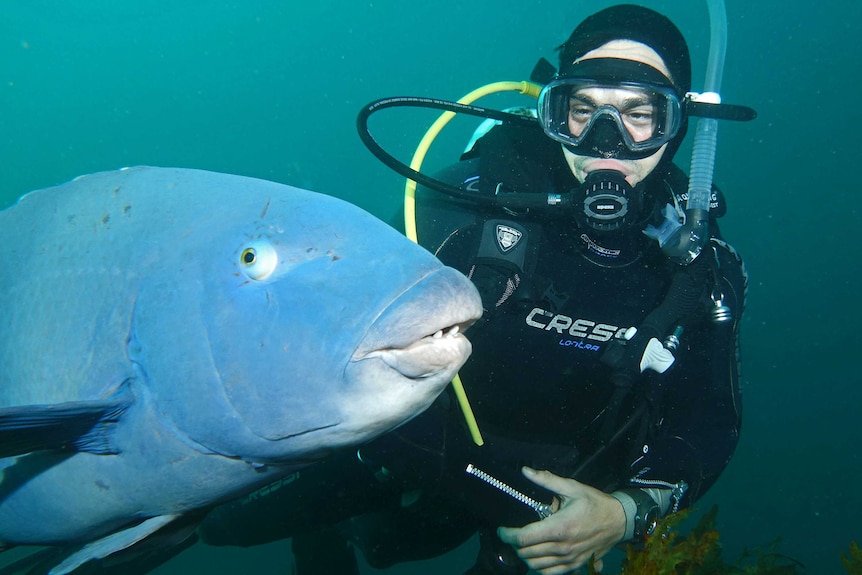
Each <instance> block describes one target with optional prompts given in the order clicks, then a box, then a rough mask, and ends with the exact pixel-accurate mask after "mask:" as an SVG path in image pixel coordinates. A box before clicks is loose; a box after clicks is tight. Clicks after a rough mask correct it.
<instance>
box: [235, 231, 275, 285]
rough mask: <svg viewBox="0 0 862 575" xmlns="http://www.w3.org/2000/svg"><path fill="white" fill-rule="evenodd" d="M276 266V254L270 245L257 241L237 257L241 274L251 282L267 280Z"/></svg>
mask: <svg viewBox="0 0 862 575" xmlns="http://www.w3.org/2000/svg"><path fill="white" fill-rule="evenodd" d="M276 265H278V253H277V252H276V251H275V248H274V247H272V244H271V243H269V242H267V241H264V240H258V241H256V242H252V243H251V244H249V245H248V246H246V248H245V249H244V250H242V253H241V254H240V256H239V267H240V268H241V269H242V271H243V273H244V274H245V275H246V276H248V277H249V279H253V280H262V279H266V278H268V277H269V276H270V275H271V274H272V272H274V271H275V266H276Z"/></svg>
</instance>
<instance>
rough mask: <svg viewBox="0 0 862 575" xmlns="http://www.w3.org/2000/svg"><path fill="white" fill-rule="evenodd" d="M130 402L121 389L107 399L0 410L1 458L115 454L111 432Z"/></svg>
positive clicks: (130, 398) (127, 394)
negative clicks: (64, 452)
mask: <svg viewBox="0 0 862 575" xmlns="http://www.w3.org/2000/svg"><path fill="white" fill-rule="evenodd" d="M132 401H133V397H132V394H131V393H130V392H129V391H128V390H125V389H123V390H122V391H120V392H118V393H116V394H114V395H113V396H111V397H108V398H106V399H98V400H94V401H71V402H67V403H58V404H54V405H16V406H14V407H5V408H0V458H2V457H14V456H16V455H23V454H25V453H30V452H31V451H40V450H43V449H59V448H64V447H65V448H72V449H75V450H77V451H86V452H88V453H95V454H98V455H112V454H116V453H118V452H119V451H118V449H117V448H116V446H115V445H114V441H113V431H114V427H115V426H116V423H117V421H119V419H120V417H121V416H122V415H123V413H125V411H126V409H128V407H129V405H131V403H132Z"/></svg>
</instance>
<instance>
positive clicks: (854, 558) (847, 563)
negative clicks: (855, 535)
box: [841, 541, 862, 575]
mask: <svg viewBox="0 0 862 575" xmlns="http://www.w3.org/2000/svg"><path fill="white" fill-rule="evenodd" d="M841 563H842V564H843V565H844V570H845V571H847V573H849V575H862V549H859V546H858V545H857V544H856V542H855V541H853V542H851V543H850V555H849V556H847V557H845V556H844V554H843V553H842V554H841Z"/></svg>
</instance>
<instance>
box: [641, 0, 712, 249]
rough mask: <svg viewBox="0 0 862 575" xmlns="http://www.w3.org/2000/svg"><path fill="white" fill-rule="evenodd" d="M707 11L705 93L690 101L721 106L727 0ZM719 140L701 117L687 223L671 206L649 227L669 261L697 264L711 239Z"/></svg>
mask: <svg viewBox="0 0 862 575" xmlns="http://www.w3.org/2000/svg"><path fill="white" fill-rule="evenodd" d="M707 8H708V10H709V23H710V34H709V35H710V44H709V57H708V60H707V65H706V78H705V80H704V92H703V93H701V94H692V95H691V101H692V102H695V103H704V104H720V103H721V96H720V95H719V90H720V88H721V76H722V73H723V71H724V54H725V48H726V46H727V13H726V12H725V8H724V0H707ZM717 141H718V120H717V119H716V118H711V117H701V118H698V120H697V128H696V129H695V135H694V144H693V149H692V154H691V168H690V170H689V184H688V199H687V201H686V206H685V217H684V220H683V222H682V223H680V222H679V214H678V213H676V211H675V210H673V209H671V208H670V207H668V208H666V209H665V217H666V220H665V222H664V224H663V225H662V226H660V227H659V228H658V229H657V228H654V227H650V228H648V229H647V230H646V231H645V233H646V234H647V235H648V236H650V237H653V238H654V239H656V240H658V242H659V245H660V246H661V248H662V251H664V253H665V254H666V255H667V256H668V257H669V258H671V259H672V260H674V261H676V262H678V263H680V264H683V265H686V264H689V263H691V262H692V261H694V259H695V258H697V256H698V255H700V252H701V251H702V250H703V247H704V246H705V245H706V242H707V241H708V240H709V204H710V201H711V196H712V176H713V170H714V167H715V149H716V144H717Z"/></svg>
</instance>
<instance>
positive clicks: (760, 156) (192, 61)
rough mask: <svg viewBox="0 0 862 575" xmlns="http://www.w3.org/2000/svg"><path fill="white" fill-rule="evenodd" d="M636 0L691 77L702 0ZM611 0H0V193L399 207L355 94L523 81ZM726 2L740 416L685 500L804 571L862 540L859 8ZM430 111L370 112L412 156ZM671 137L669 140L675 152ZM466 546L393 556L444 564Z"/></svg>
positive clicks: (456, 138) (247, 559)
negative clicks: (668, 21)
mask: <svg viewBox="0 0 862 575" xmlns="http://www.w3.org/2000/svg"><path fill="white" fill-rule="evenodd" d="M643 3H644V4H645V5H647V6H650V7H652V8H655V9H658V10H659V11H662V12H664V13H666V14H667V15H669V16H670V17H671V18H672V19H673V20H674V21H676V22H677V23H678V25H679V26H680V28H681V29H682V31H683V33H684V34H685V35H686V37H687V39H688V41H689V44H690V46H691V50H692V54H693V59H694V82H695V88H696V89H697V88H698V87H699V86H700V84H701V83H702V81H703V70H704V67H705V59H706V50H707V47H708V43H709V36H708V21H707V12H706V7H705V3H703V2H698V1H686V2H682V1H676V2H673V1H670V0H665V1H654V2H643ZM610 4H611V2H606V1H600V2H573V1H571V0H569V1H563V0H536V1H533V2H515V1H511V0H510V1H508V2H505V1H504V2H491V1H488V0H477V1H473V2H468V3H465V2H452V1H441V2H436V3H430V2H423V3H420V2H404V1H396V0H374V1H370V2H369V1H362V2H360V1H356V2H348V1H340V2H326V1H321V2H308V3H300V2H283V1H282V2H275V1H272V2H266V1H263V0H245V1H242V2H240V1H236V2H221V1H213V2H204V1H192V0H186V1H172V2H167V1H164V0H157V1H149V2H147V1H130V0H126V1H121V2H117V1H106V0H99V1H82V2H59V1H47V0H27V1H25V0H0V207H5V206H7V205H9V204H11V203H12V202H14V200H15V199H16V198H17V197H19V196H20V195H22V194H24V193H25V192H27V191H29V190H32V189H37V188H42V187H47V186H51V185H55V184H59V183H63V182H65V181H67V180H69V179H71V178H73V177H75V176H78V175H81V174H85V173H90V172H95V171H100V170H108V169H115V168H119V167H122V166H129V165H138V164H150V165H161V166H181V167H194V168H205V169H210V170H216V171H222V172H232V173H237V174H243V175H248V176H256V177H262V178H267V179H271V180H275V181H279V182H283V183H288V184H293V185H298V186H301V187H307V188H311V189H314V190H316V191H320V192H325V193H328V194H332V195H335V196H339V197H342V198H345V199H348V200H350V201H352V202H354V203H356V204H358V205H360V206H362V207H364V208H366V209H368V210H370V211H372V212H373V213H375V214H377V215H378V216H380V217H382V218H384V219H387V220H392V219H393V217H394V215H395V214H396V213H397V211H398V206H399V204H400V202H401V193H402V190H403V180H402V179H401V178H400V177H398V176H396V175H394V174H393V173H391V172H390V171H389V170H388V169H387V168H385V167H384V166H383V165H382V164H380V163H379V162H378V161H377V160H376V159H375V158H374V157H372V156H371V154H370V153H368V151H367V150H366V149H365V148H364V147H363V146H362V144H361V142H360V141H359V138H358V137H357V135H356V129H355V118H356V113H357V111H358V110H359V108H360V107H361V106H362V105H363V104H365V103H367V102H369V101H371V100H374V99H377V98H380V97H383V96H392V95H417V96H434V97H439V98H445V99H456V98H458V97H460V96H461V95H463V94H465V93H466V92H468V91H470V90H472V89H474V88H476V87H478V86H481V85H483V84H485V83H488V82H492V81H499V80H521V79H526V78H527V77H528V75H529V72H530V70H531V69H532V66H533V64H534V63H535V62H536V60H537V59H538V58H539V57H540V56H545V57H547V58H548V59H551V60H552V61H553V60H554V55H555V53H554V51H553V49H554V47H555V46H556V45H558V44H560V43H561V42H563V41H564V40H565V39H566V37H567V36H568V34H569V33H570V32H571V29H572V28H573V27H574V25H576V24H577V23H578V22H579V21H580V20H581V19H582V18H583V17H585V16H586V15H588V14H590V13H592V12H594V11H596V10H598V9H600V8H603V7H605V6H608V5H610ZM727 11H728V25H729V45H728V50H727V63H726V69H725V76H724V82H723V85H722V88H723V89H722V93H723V96H724V99H725V101H727V102H737V103H742V104H747V105H750V106H753V107H754V108H756V109H757V111H758V112H759V117H758V119H757V120H756V121H755V122H753V123H750V124H731V123H724V124H722V126H721V128H720V132H719V152H718V160H717V166H716V181H717V183H719V185H721V186H722V188H723V189H724V191H725V192H726V195H727V199H728V205H729V213H728V215H727V216H726V217H725V218H724V219H723V221H722V229H723V232H724V234H725V236H726V237H727V238H728V239H729V240H730V241H731V242H732V243H733V244H734V245H735V246H736V247H737V248H738V249H739V250H740V251H741V252H742V254H743V255H744V256H745V259H746V262H747V264H748V268H749V272H750V275H751V289H750V294H749V302H748V310H747V315H746V318H745V321H744V325H743V361H744V380H743V393H744V421H745V423H744V429H743V435H742V439H741V442H740V446H739V449H738V451H737V453H736V455H735V457H734V459H733V461H732V462H731V464H730V466H729V467H728V469H727V471H726V472H725V474H724V475H723V476H722V478H721V479H720V480H719V482H718V483H717V485H716V486H715V487H714V488H713V489H712V490H711V491H710V492H709V494H708V495H707V496H706V497H705V498H704V500H703V501H702V502H701V503H700V504H699V505H698V507H699V508H700V509H707V508H708V507H709V505H711V504H712V503H717V504H718V505H719V527H720V529H721V531H722V537H723V541H724V544H725V546H726V548H727V549H728V554H729V555H731V556H736V555H737V554H738V553H739V552H740V551H741V550H742V549H743V548H744V547H746V546H753V545H757V544H765V543H768V542H770V541H771V540H772V539H773V538H775V537H776V536H780V537H781V538H782V541H783V543H782V544H781V546H780V549H781V550H782V551H783V552H785V553H786V554H787V555H790V556H792V557H795V558H797V559H799V560H801V561H802V562H804V563H805V564H806V565H807V567H808V572H810V573H841V572H842V569H841V567H840V562H839V560H838V555H839V553H840V552H841V551H844V550H846V549H847V547H848V545H849V543H850V541H851V540H853V539H855V540H857V541H858V540H862V528H860V520H859V516H860V511H862V490H860V488H859V487H858V484H859V478H860V476H862V458H860V455H859V446H860V443H862V442H860V439H862V432H860V423H859V414H860V405H862V391H860V383H862V382H860V379H862V378H860V375H859V373H860V368H859V363H857V362H858V361H859V355H858V354H859V349H860V336H859V325H860V323H862V321H860V320H862V313H860V303H859V301H860V295H859V288H858V283H859V278H860V263H859V261H860V248H859V243H858V236H859V231H858V230H859V228H860V223H862V222H860V209H859V206H860V194H859V191H858V190H859V187H860V186H859V181H858V180H859V165H860V160H859V159H858V155H859V150H860V144H859V140H857V136H859V134H860V132H862V118H860V116H861V115H862V107H860V106H859V105H858V99H859V95H860V83H862V81H861V80H860V72H859V69H860V61H862V58H860V57H862V48H860V40H859V38H860V37H862V4H860V3H858V2H856V1H851V0H837V1H833V2H828V3H816V4H815V3H802V2H784V1H778V0H771V1H761V2H751V1H747V2H744V1H741V0H727ZM514 102H521V100H517V99H513V98H491V99H489V100H488V101H486V102H485V103H487V104H488V105H494V106H497V105H507V104H509V103H514ZM432 119H433V114H430V113H425V112H422V111H403V110H397V111H393V112H391V114H389V113H387V112H384V113H381V114H380V117H379V118H377V117H375V118H374V119H373V122H372V128H373V129H374V130H375V134H376V135H377V136H378V137H379V138H380V139H381V141H382V142H384V143H385V145H386V146H387V148H388V149H390V150H391V151H393V152H394V153H395V154H396V155H398V156H399V157H401V158H402V159H406V158H409V155H410V153H411V152H412V149H413V147H414V146H415V144H416V143H417V142H418V139H419V137H420V136H421V134H422V133H423V131H424V130H425V128H426V127H427V125H428V124H429V123H430V121H431V120H432ZM474 126H475V120H462V119H459V120H458V122H457V123H455V124H453V126H452V127H451V129H450V130H448V131H447V132H446V133H445V134H444V135H443V136H441V138H440V140H439V141H438V142H437V143H436V144H435V148H434V151H433V153H432V155H431V157H430V158H429V166H431V167H432V168H433V167H434V166H438V167H439V166H442V165H444V164H445V163H448V162H451V161H454V159H455V158H456V157H457V153H458V152H459V151H460V148H461V146H462V145H463V142H464V141H465V138H466V135H467V134H469V132H470V131H471V130H472V128H473V127H474ZM688 153H689V152H688V148H684V149H683V150H681V152H680V154H679V155H678V156H677V159H678V161H679V162H680V163H681V165H683V166H684V167H685V168H686V169H687V168H688ZM22 241H26V238H22ZM0 305H14V302H0ZM525 384H526V382H525ZM524 393H529V390H528V388H527V386H526V385H525V390H524ZM513 400H515V399H514V398H513ZM471 553H472V548H471V547H470V546H467V547H466V548H464V549H462V550H460V551H459V552H456V553H455V554H453V555H450V556H447V557H444V558H441V559H438V560H435V561H432V562H430V563H423V564H421V565H419V566H410V567H409V568H408V567H398V568H393V569H391V570H389V571H387V572H392V573H407V572H408V571H411V572H416V573H420V572H425V571H424V570H427V572H428V573H440V572H451V573H460V572H461V571H463V570H464V569H465V568H466V567H467V565H469V563H470V559H471ZM287 555H288V544H287V543H286V542H281V543H277V544H273V545H269V546H266V547H262V548H256V549H250V550H223V549H210V548H203V547H198V548H195V549H193V550H192V551H190V552H187V553H186V554H184V555H182V556H181V557H180V558H178V559H177V560H175V561H174V562H172V563H170V564H168V565H166V566H164V567H162V568H161V569H160V570H159V573H161V574H162V575H166V574H168V573H179V572H187V570H188V569H190V568H195V569H206V570H207V571H208V572H210V573H245V572H249V573H252V572H253V573H262V574H269V573H272V574H283V573H287V572H289V571H288V570H287V562H288V557H287ZM414 570H415V571H414ZM369 572H372V571H371V570H370V569H369Z"/></svg>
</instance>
